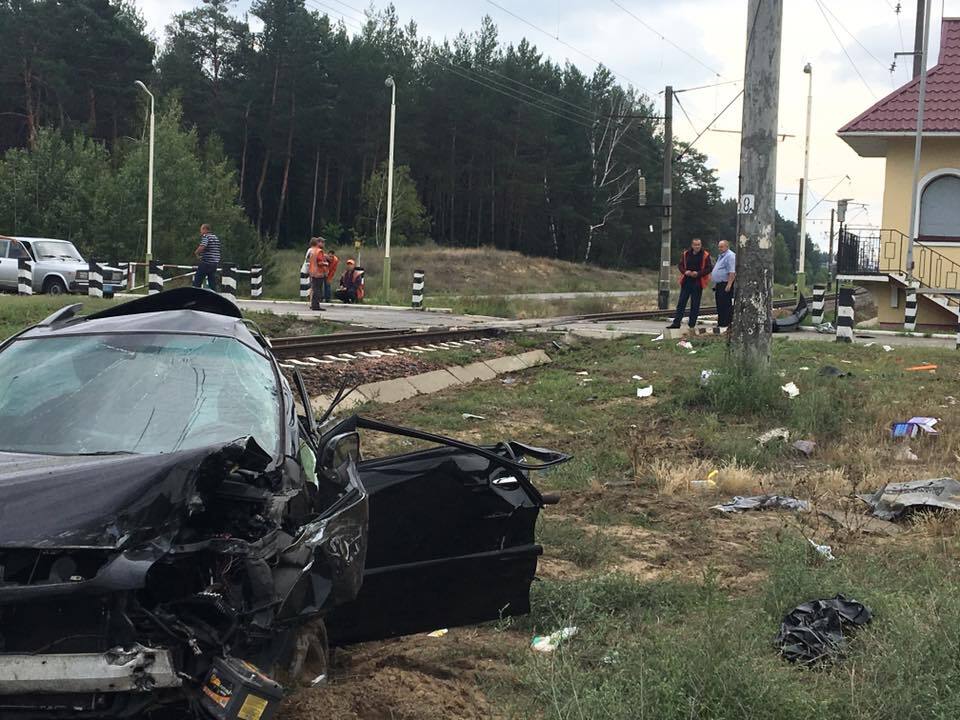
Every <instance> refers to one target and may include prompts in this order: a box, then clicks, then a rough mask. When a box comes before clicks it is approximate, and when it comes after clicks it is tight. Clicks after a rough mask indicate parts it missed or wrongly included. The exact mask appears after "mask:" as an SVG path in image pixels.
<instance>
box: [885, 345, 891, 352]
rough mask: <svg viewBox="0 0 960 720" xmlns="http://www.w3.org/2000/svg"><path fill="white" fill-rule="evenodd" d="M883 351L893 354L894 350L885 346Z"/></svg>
mask: <svg viewBox="0 0 960 720" xmlns="http://www.w3.org/2000/svg"><path fill="white" fill-rule="evenodd" d="M883 351H884V352H893V348H892V347H890V346H889V345H884V346H883Z"/></svg>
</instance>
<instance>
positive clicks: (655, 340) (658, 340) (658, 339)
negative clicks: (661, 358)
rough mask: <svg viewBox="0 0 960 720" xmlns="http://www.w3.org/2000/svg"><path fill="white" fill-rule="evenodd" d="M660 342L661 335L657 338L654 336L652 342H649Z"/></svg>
mask: <svg viewBox="0 0 960 720" xmlns="http://www.w3.org/2000/svg"><path fill="white" fill-rule="evenodd" d="M661 340H663V333H660V334H659V335H657V336H656V337H655V338H654V339H653V340H651V341H650V342H660V341H661Z"/></svg>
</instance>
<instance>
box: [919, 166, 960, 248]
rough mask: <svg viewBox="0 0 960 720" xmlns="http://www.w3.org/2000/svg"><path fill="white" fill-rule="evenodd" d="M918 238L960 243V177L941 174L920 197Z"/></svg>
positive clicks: (928, 185)
mask: <svg viewBox="0 0 960 720" xmlns="http://www.w3.org/2000/svg"><path fill="white" fill-rule="evenodd" d="M919 235H920V239H921V240H930V241H940V242H956V243H960V177H957V176H956V175H941V176H940V177H938V178H936V179H934V180H932V181H930V182H929V183H928V184H927V186H926V187H925V188H924V189H923V195H922V196H921V197H920V232H919Z"/></svg>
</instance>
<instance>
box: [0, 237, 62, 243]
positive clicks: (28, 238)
mask: <svg viewBox="0 0 960 720" xmlns="http://www.w3.org/2000/svg"><path fill="white" fill-rule="evenodd" d="M0 240H21V241H24V240H25V241H26V242H36V241H37V240H39V241H41V242H61V243H70V244H71V245H73V240H63V239H62V238H45V237H28V236H26V235H0Z"/></svg>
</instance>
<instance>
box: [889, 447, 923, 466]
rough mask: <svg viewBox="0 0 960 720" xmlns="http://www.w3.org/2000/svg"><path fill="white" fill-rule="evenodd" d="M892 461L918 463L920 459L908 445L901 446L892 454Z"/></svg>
mask: <svg viewBox="0 0 960 720" xmlns="http://www.w3.org/2000/svg"><path fill="white" fill-rule="evenodd" d="M893 459H894V460H896V461H897V462H919V461H920V458H919V457H918V456H917V454H916V453H915V452H913V450H911V449H910V446H909V445H901V446H900V447H899V448H898V449H897V451H896V452H895V453H894V454H893Z"/></svg>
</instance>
